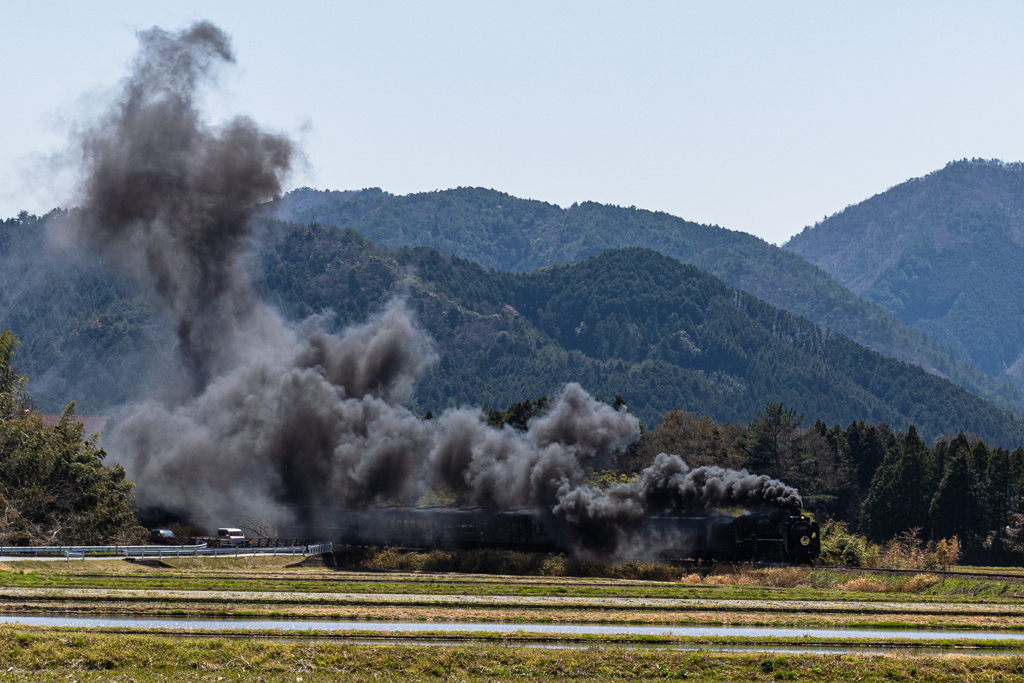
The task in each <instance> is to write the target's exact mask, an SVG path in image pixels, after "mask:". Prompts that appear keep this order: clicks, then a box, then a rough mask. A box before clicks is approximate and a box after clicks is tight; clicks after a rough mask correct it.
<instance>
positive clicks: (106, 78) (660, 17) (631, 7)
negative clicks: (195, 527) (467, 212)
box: [0, 0, 1024, 242]
mask: <svg viewBox="0 0 1024 683" xmlns="http://www.w3.org/2000/svg"><path fill="white" fill-rule="evenodd" d="M196 19H209V20H211V21H213V22H214V23H216V24H218V25H219V26H221V27H222V28H223V29H225V30H226V31H227V32H228V33H230V34H231V35H232V37H233V39H234V45H235V49H236V53H237V57H238V65H237V66H236V67H233V68H231V69H229V70H227V71H226V72H225V73H224V77H223V79H222V85H223V88H222V91H221V92H220V93H219V94H217V95H215V96H214V97H212V98H211V100H210V111H211V116H212V117H213V119H214V120H216V119H220V118H223V117H224V116H226V115H229V114H233V113H244V114H249V115H251V116H253V117H254V118H255V119H256V120H258V121H260V122H261V123H263V124H265V125H266V126H268V127H271V128H274V129H277V130H283V131H287V132H290V133H292V134H293V135H295V136H296V137H297V138H298V139H299V140H300V141H301V143H302V146H303V148H304V149H305V151H306V154H307V160H308V163H307V164H306V165H305V167H304V168H303V169H301V170H300V171H299V172H298V173H296V175H295V176H294V178H293V179H292V182H291V185H292V186H299V185H312V186H314V187H319V188H330V189H354V188H360V187H367V186H380V187H382V188H384V189H385V190H388V191H390V192H395V193H407V192H417V191H426V190H434V189H443V188H449V187H456V186H460V185H472V186H484V187H493V188H495V189H499V190H503V191H506V192H509V193H512V194H514V195H518V196H521V197H532V198H535V199H542V200H546V201H550V202H554V203H557V204H560V205H563V206H565V205H569V204H572V203H573V202H575V201H584V200H594V201H599V202H607V203H614V204H620V205H624V206H629V205H636V206H638V207H642V208H648V209H658V210H663V211H668V212H670V213H673V214H676V215H679V216H683V217H684V218H688V219H690V220H696V221H700V222H707V223H717V224H719V225H723V226H725V227H728V228H732V229H736V230H744V231H746V232H751V233H754V234H756V235H759V236H761V237H764V238H765V239H767V240H769V241H772V242H781V241H784V240H785V239H786V238H788V237H789V236H790V235H792V234H793V233H795V232H798V231H799V230H800V229H801V228H802V227H803V226H804V225H807V224H810V223H813V222H814V221H816V220H819V219H820V218H821V217H822V216H823V215H825V214H830V213H833V212H835V211H837V210H839V209H842V208H843V207H844V206H846V205H847V204H851V203H856V202H858V201H861V200H862V199H865V198H866V197H868V196H870V195H872V194H875V193H876V192H880V191H882V190H885V189H886V188H887V187H890V186H892V185H894V184H897V183H899V182H902V181H903V180H905V179H907V178H909V177H914V176H919V175H922V174H925V173H928V172H930V171H932V170H935V169H937V168H940V167H942V166H943V165H944V164H945V163H946V162H947V161H950V160H952V159H957V158H962V157H985V158H990V157H995V158H1001V159H1004V160H1007V161H1016V160H1020V159H1024V127H1022V118H1024V97H1022V94H1021V92H1022V88H1021V84H1022V81H1024V78H1022V77H1024V40H1022V38H1021V36H1022V29H1024V3H1010V2H1006V3H999V2H988V3H966V2H964V3H958V4H949V3H941V2H927V3H911V2H904V3H891V2H886V3H868V2H857V3H847V4H845V5H840V4H838V3H821V2H807V3H797V2H789V3H787V2H772V3H767V2H749V3H723V2H707V3H683V2H665V3H661V2H628V3H627V2H622V3H599V2H580V3H553V2H537V3H531V2H522V1H519V2H514V3H513V2H509V3H499V2H465V3H460V2H446V3H432V2H372V3H369V2H368V3H343V2H322V3H321V2H294V3H281V2H274V3H271V2H253V1H251V0H250V1H246V2H226V1H224V2H203V3H199V2H183V1H180V0H179V1H176V2H88V3H83V2H38V3H27V2H10V1H7V0H0V26H3V28H4V31H3V35H4V38H3V40H2V41H0V84H2V88H3V100H2V102H3V108H2V110H0V112H2V113H0V122H2V125H0V216H11V215H14V214H15V213H16V212H17V211H18V210H19V209H22V208H25V209H28V210H30V211H33V212H42V211H45V210H47V209H48V208H49V207H51V206H53V205H54V204H57V203H61V204H65V203H67V202H68V201H69V200H70V197H71V195H70V190H69V186H70V182H71V179H70V175H69V174H67V173H64V174H59V173H56V172H55V170H54V169H53V167H52V166H50V165H48V164H46V163H44V162H43V160H44V159H45V158H47V157H48V156H49V155H52V154H53V153H55V152H57V151H59V150H60V149H61V147H62V144H63V143H62V140H63V139H64V137H65V135H66V130H67V128H68V127H69V126H71V125H73V123H74V122H75V121H78V120H81V118H82V117H86V116H88V115H89V114H94V113H95V112H96V111H97V110H98V108H99V107H100V105H101V103H102V101H103V100H104V98H105V97H107V96H109V93H110V92H112V90H113V88H114V87H115V86H116V84H117V81H118V79H119V78H121V77H122V76H123V74H124V73H125V67H126V64H127V63H128V61H129V60H130V59H131V56H132V53H133V52H134V50H135V46H136V42H135V31H137V30H139V29H143V28H148V27H150V26H153V25H159V26H161V27H163V28H166V29H173V30H176V29H180V28H184V27H185V26H187V25H188V24H189V23H190V22H192V21H194V20H196Z"/></svg>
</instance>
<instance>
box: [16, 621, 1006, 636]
mask: <svg viewBox="0 0 1024 683" xmlns="http://www.w3.org/2000/svg"><path fill="white" fill-rule="evenodd" d="M0 623H3V624H25V625H32V626H63V627H77V628H126V629H164V630H166V629H170V630H182V631H187V630H214V631H216V630H267V631H270V630H281V631H307V632H308V631H313V632H317V631H319V632H324V633H329V632H335V631H359V632H363V633H366V632H378V633H403V632H405V633H408V632H420V633H431V632H433V633H437V632H458V631H464V632H474V633H516V632H523V633H548V634H552V635H650V636H684V637H687V636H688V637H712V636H720V637H734V638H735V637H741V638H769V637H776V638H848V639H851V640H856V639H861V640H895V641H898V640H908V639H917V640H925V639H927V640H957V639H960V640H1002V641H1024V632H1019V631H1018V632H1013V631H989V630H978V631H927V630H914V629H894V630H881V629H853V628H830V629H822V628H766V627H763V626H761V627H757V626H749V627H748V626H631V625H628V624H623V625H590V624H520V623H516V624H509V623H481V622H463V623H458V622H439V623H434V622H422V621H312V620H303V619H176V618H173V617H166V618H161V617H147V618H134V617H133V618H121V617H68V616H65V617H36V616H20V615H11V616H0Z"/></svg>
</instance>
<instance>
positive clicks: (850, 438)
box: [846, 420, 895, 491]
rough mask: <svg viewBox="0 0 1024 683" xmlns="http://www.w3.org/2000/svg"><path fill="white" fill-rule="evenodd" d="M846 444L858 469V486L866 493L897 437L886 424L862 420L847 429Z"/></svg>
mask: <svg viewBox="0 0 1024 683" xmlns="http://www.w3.org/2000/svg"><path fill="white" fill-rule="evenodd" d="M846 444H847V449H848V451H847V452H848V454H849V458H850V462H851V463H852V464H853V466H854V467H855V468H856V473H857V484H858V485H859V486H860V488H861V489H863V490H865V491H866V490H867V489H868V488H870V486H871V479H872V478H873V477H874V476H875V471H876V470H877V469H878V468H879V466H880V465H881V464H882V460H883V459H884V458H885V453H886V451H888V450H889V449H890V448H893V447H894V445H895V436H894V435H893V433H892V430H891V429H890V428H889V425H887V424H885V423H884V422H882V423H879V424H875V425H873V424H867V423H865V422H864V421H863V420H860V421H857V422H851V423H850V426H849V427H847V428H846Z"/></svg>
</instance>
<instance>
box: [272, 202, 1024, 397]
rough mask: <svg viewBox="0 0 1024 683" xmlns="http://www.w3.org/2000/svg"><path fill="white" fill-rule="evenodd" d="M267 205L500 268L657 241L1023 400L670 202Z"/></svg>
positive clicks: (972, 386) (787, 303)
mask: <svg viewBox="0 0 1024 683" xmlns="http://www.w3.org/2000/svg"><path fill="white" fill-rule="evenodd" d="M266 211H267V212H268V213H270V214H272V215H274V216H276V217H278V218H282V219H284V220H292V221H295V222H305V223H314V222H315V223H320V224H324V225H335V226H337V227H352V228H353V229H355V230H357V231H358V232H359V233H360V234H363V235H364V236H366V237H367V238H368V239H370V240H372V241H373V242H375V243H378V244H381V245H383V246H389V247H402V246H430V247H433V248H436V249H439V250H441V251H443V252H446V253H451V254H453V255H456V256H459V257H461V258H469V259H471V260H474V261H477V262H478V263H481V264H482V265H483V266H485V267H489V268H495V269H498V270H510V271H518V270H528V269H532V268H537V267H542V266H546V265H552V264H556V263H564V262H567V261H572V260H579V259H581V258H585V257H587V256H591V255H595V254H598V253H601V251H603V250H604V249H608V248H621V247H630V246H640V247H648V248H653V249H655V250H657V251H659V252H661V253H664V254H666V255H668V256H671V257H673V258H677V259H679V260H680V261H683V262H685V263H692V264H693V265H696V266H697V267H699V268H701V269H702V270H705V271H707V272H709V273H711V274H713V275H715V276H716V277H719V278H721V279H722V280H723V281H724V282H725V283H726V284H728V285H729V286H731V287H737V288H739V289H742V290H744V291H748V292H750V293H751V294H753V295H754V296H756V297H758V298H760V299H763V300H765V301H767V302H768V303H770V304H772V305H773V306H777V307H779V308H782V309H784V310H787V311H789V312H791V313H793V314H795V315H799V316H801V317H805V318H807V319H809V320H811V321H813V322H815V323H817V324H819V325H822V326H824V327H826V328H828V329H832V330H836V331H838V332H841V333H843V334H845V335H846V336H848V337H850V338H851V339H853V340H854V341H857V342H858V343H861V344H864V345H866V346H868V347H870V348H873V349H875V350H877V351H879V352H880V353H882V354H884V355H887V356H891V357H894V358H898V359H900V360H903V361H906V362H910V363H913V364H916V365H920V366H922V367H924V368H925V369H926V370H928V371H929V372H931V373H932V374H936V375H938V376H940V377H945V378H948V379H951V380H953V381H954V382H956V383H957V384H959V385H961V386H964V387H965V388H967V389H968V390H969V391H971V392H973V393H975V394H977V395H979V396H982V397H983V398H986V399H987V400H991V401H994V402H996V403H997V404H999V405H1003V406H1007V407H1012V408H1014V409H1016V410H1022V409H1024V393H1022V392H1021V390H1020V389H1019V388H1018V387H1016V386H1014V385H1012V384H1011V383H1010V382H1008V381H1004V380H1001V379H997V378H993V377H991V376H990V375H987V374H986V373H984V372H983V371H981V370H980V369H978V368H975V367H974V366H972V365H970V364H969V363H965V362H962V361H958V360H957V359H956V358H955V357H954V356H953V354H952V353H951V352H950V350H949V349H947V348H945V347H943V346H942V345H940V344H938V343H937V342H935V341H934V340H932V339H930V338H929V337H928V336H927V335H926V334H924V333H922V332H921V331H919V330H917V329H915V328H912V327H909V326H905V325H903V324H902V323H901V322H900V321H899V320H898V319H897V318H896V317H895V316H893V315H892V314H891V313H889V312H888V311H887V310H886V309H885V308H883V307H882V306H881V305H878V304H876V303H871V302H868V301H864V300H861V299H859V298H858V297H857V296H856V295H855V294H854V293H853V292H851V291H850V290H849V289H847V288H846V287H845V286H843V285H842V284H841V283H840V282H839V281H838V280H836V279H834V278H833V277H832V276H831V275H830V274H829V273H828V272H826V271H825V270H824V269H822V268H820V267H818V266H815V265H813V264H811V263H810V262H808V261H807V260H805V259H804V258H803V257H801V256H799V255H797V254H794V253H792V252H789V251H786V250H784V249H781V248H779V247H776V246H774V245H771V244H769V243H767V242H765V241H764V240H761V239H760V238H758V237H755V236H753V235H748V234H746V233H742V232H738V231H732V230H728V229H726V228H721V227H718V226H713V225H701V224H697V223H693V222H690V221H686V220H684V219H682V218H679V217H676V216H672V215H670V214H667V213H664V212H652V211H646V210H643V209H637V208H635V207H629V208H623V207H617V206H608V205H601V204H597V203H595V202H584V203H582V204H574V205H572V206H571V207H568V208H561V207H558V206H556V205H553V204H548V203H545V202H541V201H537V200H525V199H518V198H516V197H513V196H512V195H509V194H507V193H503V192H498V191H496V190H486V189H482V188H457V189H455V190H440V191H435V192H428V193H416V194H411V195H403V196H397V195H392V194H390V193H387V192H384V191H383V190H381V189H380V188H368V189H365V190H360V191H356V192H344V193H341V192H329V191H319V190H311V189H309V188H304V189H299V190H295V191H293V192H291V193H288V194H287V195H285V196H284V197H282V198H281V199H279V200H277V201H276V202H273V203H272V204H271V205H269V206H268V207H267V208H266Z"/></svg>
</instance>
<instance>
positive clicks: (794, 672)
mask: <svg viewBox="0 0 1024 683" xmlns="http://www.w3.org/2000/svg"><path fill="white" fill-rule="evenodd" d="M0 665H2V666H3V668H4V670H5V671H4V672H3V674H2V675H3V678H4V679H5V680H33V681H67V680H76V681H90V680H120V681H128V680H132V681H157V680H159V681H196V680H239V679H245V680H252V679H259V680H263V681H285V680H288V681H302V682H304V683H312V682H314V681H321V680H339V679H343V680H377V681H379V680H408V681H419V680H423V681H427V680H431V681H433V680H440V679H444V680H466V681H477V680H511V679H522V678H527V677H528V678H531V679H533V680H538V681H554V680H565V679H567V678H568V679H578V680H589V681H619V680H651V679H655V680H661V679H666V678H678V679H682V678H694V679H699V680H709V681H772V680H805V681H893V680H916V679H920V680H929V681H962V680H973V681H1000V680H1015V679H1017V678H1018V677H1020V676H1022V675H1024V657H1021V656H965V655H920V656H905V655H901V654H886V655H866V654H854V655H851V654H841V655H839V654H836V655H833V654H828V655H823V654H799V655H795V654H771V655H766V654H763V653H760V654H759V653H727V652H714V651H706V650H701V651H688V650H679V649H623V648H618V647H606V648H571V649H565V648H526V647H514V646H510V645H509V644H508V643H507V642H503V641H495V642H480V643H472V644H471V643H466V644H459V645H451V646H445V647H418V646H415V645H372V644H371V645H367V644H346V643H337V642H331V641H319V642H309V641H281V640H254V639H232V638H226V637H210V638H197V637H194V636H192V637H190V636H159V635H123V634H107V633H85V632H77V631H61V630H56V629H30V628H26V627H2V628H0Z"/></svg>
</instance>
